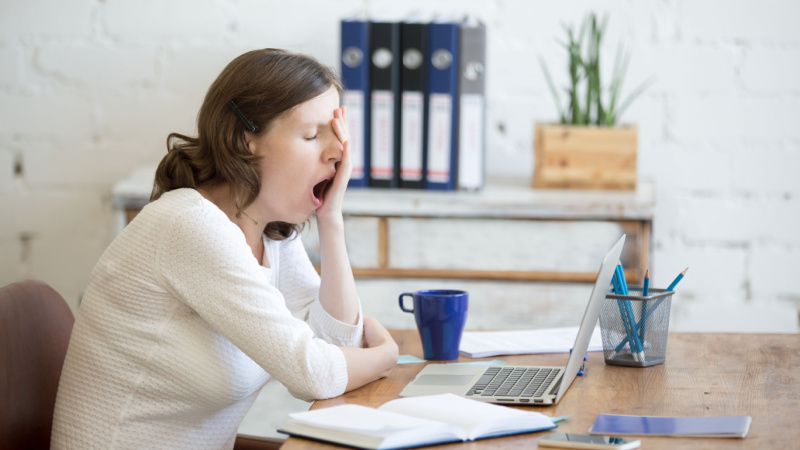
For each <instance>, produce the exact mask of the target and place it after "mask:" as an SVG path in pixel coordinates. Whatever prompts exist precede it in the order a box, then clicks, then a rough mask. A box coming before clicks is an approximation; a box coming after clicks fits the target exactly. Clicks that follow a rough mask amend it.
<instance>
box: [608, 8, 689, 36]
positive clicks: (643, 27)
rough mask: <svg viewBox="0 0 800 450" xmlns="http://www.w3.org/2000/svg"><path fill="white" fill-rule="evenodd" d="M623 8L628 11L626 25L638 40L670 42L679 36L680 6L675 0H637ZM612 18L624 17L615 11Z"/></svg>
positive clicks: (615, 19) (617, 19) (618, 19)
mask: <svg viewBox="0 0 800 450" xmlns="http://www.w3.org/2000/svg"><path fill="white" fill-rule="evenodd" d="M621 10H622V11H626V17H625V21H624V26H625V27H626V28H628V29H629V30H631V36H634V37H635V38H636V40H637V41H640V42H641V41H653V42H669V41H675V40H677V38H678V36H679V16H678V8H677V7H676V5H675V4H674V3H673V2H642V1H638V2H637V1H635V2H630V3H624V4H623V6H622V8H621ZM612 20H614V21H615V22H617V21H620V20H622V19H620V17H619V15H618V14H617V13H616V12H615V13H614V14H613V15H612Z"/></svg>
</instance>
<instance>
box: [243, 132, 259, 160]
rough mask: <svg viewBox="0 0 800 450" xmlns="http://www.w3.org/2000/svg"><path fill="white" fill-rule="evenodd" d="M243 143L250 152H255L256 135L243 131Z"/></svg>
mask: <svg viewBox="0 0 800 450" xmlns="http://www.w3.org/2000/svg"><path fill="white" fill-rule="evenodd" d="M244 143H245V145H247V149H248V150H250V153H252V154H254V155H255V154H256V135H255V134H253V133H251V132H249V131H245V132H244Z"/></svg>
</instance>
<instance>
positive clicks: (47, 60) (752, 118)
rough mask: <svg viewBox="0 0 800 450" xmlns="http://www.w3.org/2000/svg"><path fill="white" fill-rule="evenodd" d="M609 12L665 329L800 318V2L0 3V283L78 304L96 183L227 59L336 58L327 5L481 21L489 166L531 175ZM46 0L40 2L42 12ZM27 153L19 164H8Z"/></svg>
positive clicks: (184, 109) (160, 139)
mask: <svg viewBox="0 0 800 450" xmlns="http://www.w3.org/2000/svg"><path fill="white" fill-rule="evenodd" d="M590 9H591V10H594V11H597V12H599V13H602V12H608V13H609V15H610V23H609V29H608V35H607V40H606V43H607V47H606V48H605V55H606V56H605V60H604V63H605V64H610V63H611V62H613V54H614V51H615V50H616V43H617V42H619V41H620V40H623V41H624V42H626V44H627V45H628V46H629V48H630V49H631V50H632V51H633V59H632V62H631V66H630V69H629V72H628V77H627V79H626V86H627V88H628V89H632V88H633V87H634V86H635V85H637V84H638V83H639V82H641V81H643V80H644V79H646V78H647V77H649V76H651V75H655V76H656V77H657V82H656V84H655V85H654V86H653V87H651V88H650V89H649V90H648V91H647V92H646V93H645V95H644V96H642V97H641V98H640V99H639V100H638V101H637V102H635V103H634V104H633V105H632V107H631V108H630V109H629V110H628V112H627V113H626V115H625V116H623V120H625V121H629V122H635V123H637V124H638V126H639V130H640V152H639V175H640V177H641V178H643V179H652V180H654V181H655V184H656V188H657V206H656V219H655V226H654V234H655V241H654V255H653V267H652V272H653V275H654V280H653V283H654V285H655V286H663V285H666V284H667V283H669V282H670V281H671V279H672V278H673V277H674V276H675V275H676V274H677V273H678V272H679V271H680V270H682V269H683V268H685V267H686V266H689V267H690V270H689V274H688V276H687V277H686V279H685V280H684V281H683V282H682V283H681V285H680V290H679V295H677V296H676V299H675V308H674V311H675V312H674V315H673V329H686V330H697V329H700V330H709V331H725V330H747V331H798V330H800V327H799V326H798V310H799V309H800V283H797V282H795V279H794V276H795V275H796V274H797V273H798V270H799V269H798V267H800V237H798V230H800V177H798V176H797V170H798V168H800V127H799V126H798V123H799V122H800V113H798V111H800V28H798V27H797V26H796V24H795V22H796V18H797V17H800V3H798V2H792V1H789V0H784V1H769V2H763V1H755V0H737V1H724V0H692V1H680V0H640V1H634V0H602V1H589V0H582V1H574V2H548V3H544V2H529V1H524V0H506V1H500V0H494V1H488V0H470V1H462V0H440V1H431V0H411V1H407V2H397V1H392V0H347V1H323V0H302V1H298V2H281V1H261V0H170V1H161V0H146V1H130V0H128V1H123V0H107V1H101V2H98V1H95V0H71V1H69V2H63V1H58V0H5V1H3V2H2V3H0V285H5V284H7V283H10V282H13V281H16V280H18V279H21V278H25V277H36V278H41V279H43V280H45V281H48V282H50V283H51V284H53V285H54V286H55V287H56V289H58V290H59V292H61V294H62V295H64V296H65V297H66V298H67V300H68V301H69V302H70V303H71V305H72V306H73V307H75V306H76V305H77V302H78V299H79V297H80V295H81V292H82V290H83V289H84V288H85V283H86V279H87V277H88V273H89V271H90V270H91V267H92V265H93V264H94V262H95V261H96V260H97V258H98V257H99V255H100V253H101V252H102V250H103V249H104V248H105V246H106V245H107V244H108V242H109V240H110V239H111V233H110V231H109V230H110V229H111V226H110V225H109V224H110V221H111V217H110V213H111V204H110V190H111V186H112V185H113V184H114V182H115V181H116V180H118V179H120V178H122V177H124V176H125V175H126V174H127V173H129V172H130V171H131V170H133V169H134V168H136V167H139V166H147V165H154V164H156V163H157V162H158V160H159V159H160V156H161V155H162V154H163V153H164V140H165V138H166V135H167V133H169V132H171V131H178V132H184V133H192V132H193V130H194V120H195V116H196V113H197V109H198V107H199V105H200V103H201V102H202V99H203V96H204V95H205V91H206V89H207V88H208V85H209V84H210V82H211V81H212V80H213V79H214V78H215V77H216V75H217V74H218V72H219V71H220V70H221V68H222V67H223V66H224V65H225V64H226V63H227V62H228V61H230V60H231V59H232V58H233V57H235V56H236V55H238V54H240V53H242V52H243V51H246V50H249V49H252V48H260V47H284V48H288V49H291V50H295V51H303V52H307V53H310V54H312V55H314V56H316V57H317V58H319V59H320V60H322V61H323V62H324V63H327V64H329V65H331V66H334V67H338V63H337V58H338V20H339V19H340V18H341V17H344V16H346V15H352V14H354V13H365V14H372V15H373V16H383V17H385V18H387V19H400V18H402V17H403V16H404V15H406V14H408V13H410V12H412V11H421V12H422V13H423V14H424V15H433V14H440V13H455V14H459V15H460V14H462V13H465V12H469V13H473V14H476V15H478V16H480V17H481V18H482V19H483V20H484V21H485V22H486V23H487V24H488V26H489V55H488V59H489V60H488V92H489V93H488V96H489V98H488V120H489V122H488V130H487V136H488V145H489V154H490V158H489V161H488V163H487V164H488V171H489V173H490V174H492V175H530V174H531V171H532V166H533V157H532V155H533V150H532V143H533V142H532V140H533V139H532V137H533V136H532V135H533V126H534V124H535V123H536V122H537V121H553V120H554V119H555V117H556V115H555V108H554V105H553V101H552V99H551V97H550V93H549V91H548V89H547V86H546V85H545V82H544V78H543V76H542V73H541V70H540V69H539V65H538V62H537V55H541V56H542V57H543V58H544V59H545V60H546V61H547V63H548V66H549V67H550V70H551V72H552V73H553V74H554V76H555V78H556V83H557V84H559V85H561V84H563V83H564V82H565V76H564V74H563V69H562V66H563V63H564V61H565V56H564V55H563V51H562V50H561V49H560V47H559V46H558V44H557V43H556V39H557V38H558V39H562V37H563V31H562V29H561V24H562V23H575V22H576V21H578V20H579V19H580V18H581V17H582V16H583V15H584V13H585V12H587V11H589V10H590ZM44 11H47V14H44V13H43V12H44ZM18 161H19V162H21V170H22V171H21V173H20V174H16V173H15V170H14V166H15V164H17V162H18Z"/></svg>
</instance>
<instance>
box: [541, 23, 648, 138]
mask: <svg viewBox="0 0 800 450" xmlns="http://www.w3.org/2000/svg"><path fill="white" fill-rule="evenodd" d="M607 25H608V15H605V16H604V17H603V19H602V21H601V22H600V23H599V24H598V21H597V16H596V15H595V14H594V13H590V14H588V15H587V16H586V17H585V18H584V20H583V22H582V23H581V27H580V30H579V31H578V34H577V36H576V34H575V32H574V30H573V28H572V27H570V26H567V25H563V27H564V30H565V31H566V34H567V42H566V43H564V42H560V41H559V43H560V44H561V45H562V46H563V47H564V48H565V49H566V50H567V52H568V56H569V64H568V70H569V83H570V84H569V86H567V87H566V89H565V91H566V93H567V98H568V102H567V107H566V110H565V108H563V107H562V103H561V98H560V96H559V95H558V89H556V86H555V84H554V83H553V79H552V77H551V75H550V71H549V70H548V68H547V64H545V62H544V61H543V60H542V58H541V56H539V65H540V66H541V68H542V71H543V73H544V77H545V80H546V81H547V85H548V88H549V89H550V92H551V94H552V95H553V98H554V99H555V102H556V108H557V110H558V115H559V118H560V120H561V123H563V124H572V125H598V126H614V125H615V124H616V123H617V120H618V119H619V117H620V116H621V115H622V113H623V112H624V111H625V110H626V109H627V108H628V106H630V104H631V102H633V101H634V100H635V99H636V98H637V97H639V96H640V95H641V94H642V93H643V92H644V91H645V90H647V88H649V87H650V86H651V85H652V84H653V83H654V82H655V77H651V78H649V79H648V80H646V81H645V82H643V83H642V84H640V85H639V86H637V88H636V89H634V90H633V91H632V92H631V93H630V94H629V95H628V97H626V98H625V100H623V101H620V94H621V92H622V85H623V82H624V81H625V73H626V72H627V70H628V65H629V63H630V58H631V54H630V52H628V51H626V50H625V48H624V47H623V46H622V43H620V44H619V46H618V47H617V54H616V56H615V60H614V68H613V72H612V75H611V83H610V84H609V85H608V86H607V87H606V86H604V85H603V83H602V80H601V76H600V75H601V74H600V49H601V44H602V42H603V37H604V36H605V30H606V26H607ZM587 33H588V34H587ZM584 38H586V41H587V42H586V52H585V53H586V56H585V57H584V56H583V54H584ZM581 93H582V94H583V97H584V98H583V102H581V99H580V94H581ZM605 98H607V100H608V103H606V104H605V105H604V99H605Z"/></svg>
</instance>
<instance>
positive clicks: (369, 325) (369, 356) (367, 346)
mask: <svg viewBox="0 0 800 450" xmlns="http://www.w3.org/2000/svg"><path fill="white" fill-rule="evenodd" d="M339 348H340V349H341V350H342V353H344V357H345V359H346V360H347V377H348V379H347V388H346V389H345V391H346V392H349V391H352V390H353V389H357V388H360V387H361V386H363V385H365V384H367V383H369V382H371V381H375V380H377V379H378V378H383V377H386V376H389V373H390V372H391V371H392V368H394V366H395V365H396V364H397V356H398V354H399V349H398V348H397V343H396V342H395V341H394V339H392V335H391V334H389V332H388V331H387V330H386V328H384V327H383V325H381V324H380V322H378V321H377V320H375V319H373V318H372V317H366V316H364V348H354V347H339Z"/></svg>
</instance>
